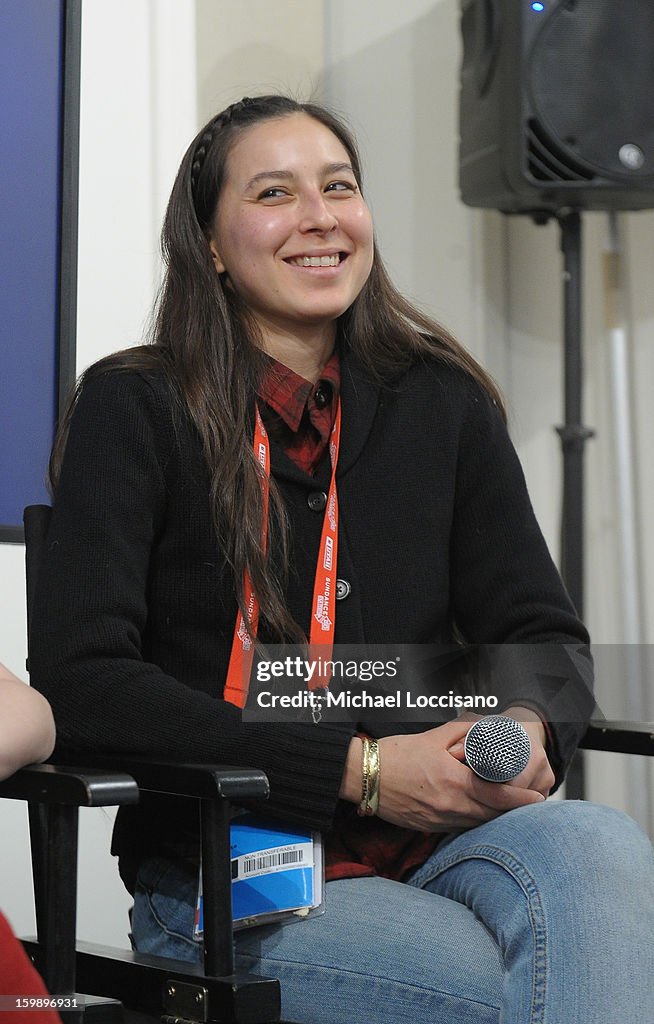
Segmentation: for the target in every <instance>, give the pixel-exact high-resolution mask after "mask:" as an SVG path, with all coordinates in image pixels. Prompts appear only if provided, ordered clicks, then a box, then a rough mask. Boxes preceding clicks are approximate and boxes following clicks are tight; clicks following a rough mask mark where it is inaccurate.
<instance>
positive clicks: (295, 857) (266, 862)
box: [243, 850, 304, 875]
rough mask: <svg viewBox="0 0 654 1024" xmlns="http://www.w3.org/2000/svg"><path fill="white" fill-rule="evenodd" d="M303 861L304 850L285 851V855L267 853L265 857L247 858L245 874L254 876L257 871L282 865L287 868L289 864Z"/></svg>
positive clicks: (244, 862) (244, 868) (244, 865)
mask: <svg viewBox="0 0 654 1024" xmlns="http://www.w3.org/2000/svg"><path fill="white" fill-rule="evenodd" d="M303 860H304V850H285V851H284V853H266V854H265V855H264V856H263V857H261V856H259V857H245V858H244V860H243V874H244V875H252V874H254V873H255V871H265V870H266V868H276V867H279V866H280V864H281V865H283V866H284V867H287V866H288V865H289V864H299V863H300V861H303Z"/></svg>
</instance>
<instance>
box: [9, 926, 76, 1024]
mask: <svg viewBox="0 0 654 1024" xmlns="http://www.w3.org/2000/svg"><path fill="white" fill-rule="evenodd" d="M3 996H16V997H27V998H29V997H30V996H36V997H38V996H41V997H43V996H45V997H46V998H47V996H48V992H47V990H46V987H45V985H44V984H43V979H42V978H41V975H40V974H38V973H37V971H36V968H35V967H34V965H33V964H32V962H31V960H30V959H29V957H28V956H27V954H26V952H25V950H24V949H23V947H22V945H21V944H20V942H19V941H18V939H17V938H16V936H15V935H14V933H13V931H12V930H11V926H10V924H9V922H8V921H7V918H6V917H5V916H4V915H3V914H0V999H2V997H3ZM0 1010H1V1011H2V1012H1V1013H0V1021H2V1024H61V1017H60V1016H59V1014H58V1013H57V1012H56V1011H55V1010H11V1009H10V1008H9V1006H8V1005H7V1003H6V1000H4V999H3V1000H2V1002H1V1003H0Z"/></svg>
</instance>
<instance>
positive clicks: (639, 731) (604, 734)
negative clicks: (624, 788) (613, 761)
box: [579, 720, 654, 757]
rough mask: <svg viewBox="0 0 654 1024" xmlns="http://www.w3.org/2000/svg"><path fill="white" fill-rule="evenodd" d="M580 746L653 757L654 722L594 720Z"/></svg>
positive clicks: (588, 748)
mask: <svg viewBox="0 0 654 1024" xmlns="http://www.w3.org/2000/svg"><path fill="white" fill-rule="evenodd" d="M579 746H580V747H582V748H583V749H585V750H608V751H613V752H614V753H618V754H645V755H648V756H650V757H651V756H653V755H654V722H605V721H602V720H598V721H593V722H591V723H590V726H589V728H588V731H587V732H586V734H585V735H584V737H583V738H582V740H581V742H580V744H579Z"/></svg>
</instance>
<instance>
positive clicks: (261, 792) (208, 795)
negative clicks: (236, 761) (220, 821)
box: [102, 756, 270, 804]
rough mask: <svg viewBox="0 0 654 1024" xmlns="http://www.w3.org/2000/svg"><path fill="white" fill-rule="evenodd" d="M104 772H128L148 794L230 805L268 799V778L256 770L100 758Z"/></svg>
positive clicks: (213, 765)
mask: <svg viewBox="0 0 654 1024" xmlns="http://www.w3.org/2000/svg"><path fill="white" fill-rule="evenodd" d="M102 767H103V768H105V769H114V768H116V769H120V770H122V771H125V772H128V773H129V775H130V776H132V777H133V778H134V779H135V780H136V783H137V785H138V787H139V789H144V790H147V791H149V792H152V793H171V794H175V795H176V796H186V797H195V798H196V799H199V800H214V799H215V798H216V797H220V798H221V799H223V800H229V801H231V802H232V803H236V804H238V803H240V801H242V800H265V799H267V798H268V796H269V795H270V784H269V782H268V778H267V776H266V775H265V773H264V772H263V771H261V770H260V769H259V768H235V767H231V766H229V765H215V764H175V763H173V762H170V761H152V760H151V759H149V758H140V757H132V756H127V757H120V758H114V757H111V758H103V759H102Z"/></svg>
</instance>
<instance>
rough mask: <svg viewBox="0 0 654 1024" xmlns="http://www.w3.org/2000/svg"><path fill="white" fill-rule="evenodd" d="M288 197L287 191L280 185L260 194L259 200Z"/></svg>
mask: <svg viewBox="0 0 654 1024" xmlns="http://www.w3.org/2000/svg"><path fill="white" fill-rule="evenodd" d="M286 195H288V192H287V191H286V189H283V188H280V187H279V186H278V185H273V186H272V187H271V188H266V189H264V191H263V192H262V193H261V194H260V196H259V199H281V198H283V197H284V196H286Z"/></svg>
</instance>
